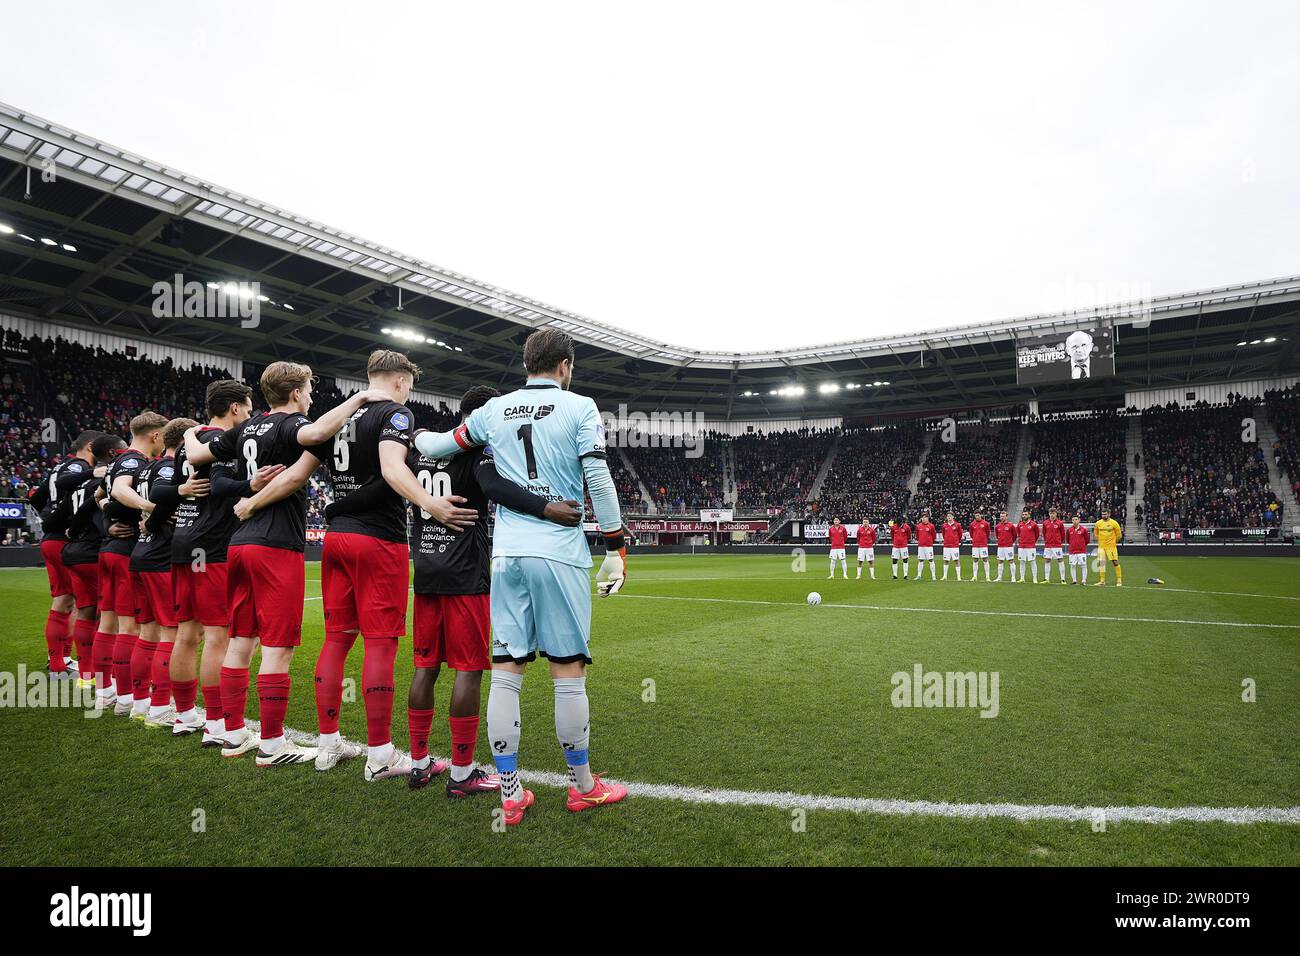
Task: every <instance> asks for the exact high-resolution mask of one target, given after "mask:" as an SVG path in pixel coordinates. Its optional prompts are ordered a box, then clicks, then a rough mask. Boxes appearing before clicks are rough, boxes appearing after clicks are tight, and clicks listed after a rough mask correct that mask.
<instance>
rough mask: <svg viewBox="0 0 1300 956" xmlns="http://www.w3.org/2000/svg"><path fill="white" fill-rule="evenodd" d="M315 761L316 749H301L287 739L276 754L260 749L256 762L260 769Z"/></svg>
mask: <svg viewBox="0 0 1300 956" xmlns="http://www.w3.org/2000/svg"><path fill="white" fill-rule="evenodd" d="M222 752H223V753H224V751H222ZM315 759H316V748H315V747H300V746H298V745H297V744H296V743H294V742H293V741H292V740H289V739H287V738H286V739H285V741H284V743H283V744H281V745H280V747H279V749H278V750H276V751H275V753H267V752H266V751H264V750H262V749H261V748H258V751H257V761H256V762H257V765H258V766H259V767H288V766H291V765H293V764H296V763H310V762H311V761H313V760H315Z"/></svg>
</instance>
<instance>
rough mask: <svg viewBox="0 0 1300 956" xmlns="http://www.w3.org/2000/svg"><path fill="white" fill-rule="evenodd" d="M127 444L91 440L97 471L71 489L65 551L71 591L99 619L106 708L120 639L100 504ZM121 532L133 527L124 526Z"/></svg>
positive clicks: (94, 651)
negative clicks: (102, 580) (104, 565)
mask: <svg viewBox="0 0 1300 956" xmlns="http://www.w3.org/2000/svg"><path fill="white" fill-rule="evenodd" d="M125 447H126V442H124V441H123V440H122V439H121V438H119V437H117V436H116V435H100V436H99V437H98V438H96V439H95V440H94V441H92V442H91V443H90V453H91V456H92V458H93V459H94V469H93V470H92V471H90V472H88V473H86V474H83V475H82V477H81V483H80V484H79V485H77V486H76V487H75V488H72V489H70V492H69V496H68V498H69V500H68V507H69V509H70V515H69V518H68V529H67V534H68V544H67V546H66V547H65V548H64V549H63V555H62V557H63V563H64V565H65V566H66V567H67V568H68V571H69V573H70V574H71V576H72V595H73V599H74V600H75V601H76V603H77V608H78V613H79V614H80V613H81V609H83V608H84V609H87V610H90V611H91V612H92V617H91V620H92V621H94V620H95V616H97V617H98V626H97V627H94V625H92V627H94V636H93V638H92V643H91V653H90V660H91V669H92V673H93V675H94V679H95V684H96V686H97V688H98V693H97V695H96V697H95V705H96V707H97V708H98V709H101V710H103V709H107V708H109V707H112V706H113V704H114V697H113V647H114V645H115V644H116V642H117V615H116V614H114V613H113V611H112V609H108V608H105V607H104V606H103V602H102V601H101V599H100V587H99V550H100V547H101V546H102V545H103V542H104V538H105V537H106V536H107V528H108V525H107V523H106V522H105V519H104V512H103V510H102V509H101V508H100V507H99V498H98V495H99V493H100V492H101V491H102V489H103V487H104V479H105V477H106V476H107V474H108V468H109V465H110V464H111V463H112V462H113V460H114V459H115V458H116V457H117V454H118V453H119V452H120V451H121V450H122V449H123V448H125ZM119 530H123V531H128V530H129V529H125V528H124V527H122V528H120V529H119Z"/></svg>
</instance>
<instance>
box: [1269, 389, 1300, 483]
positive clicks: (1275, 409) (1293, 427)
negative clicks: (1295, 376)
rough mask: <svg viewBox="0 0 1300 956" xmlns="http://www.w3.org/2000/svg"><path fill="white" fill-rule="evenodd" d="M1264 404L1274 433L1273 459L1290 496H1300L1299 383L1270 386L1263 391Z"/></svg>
mask: <svg viewBox="0 0 1300 956" xmlns="http://www.w3.org/2000/svg"><path fill="white" fill-rule="evenodd" d="M1264 404H1265V405H1266V406H1267V408H1268V418H1269V421H1270V422H1272V423H1273V429H1274V430H1275V431H1276V432H1277V441H1275V442H1274V443H1273V462H1274V464H1275V465H1276V466H1277V470H1278V472H1279V473H1280V474H1281V475H1282V479H1283V480H1284V481H1285V482H1286V484H1287V486H1288V487H1290V489H1291V495H1292V497H1293V498H1297V499H1300V386H1295V385H1289V386H1287V387H1286V388H1283V389H1271V390H1269V391H1267V392H1265V393H1264Z"/></svg>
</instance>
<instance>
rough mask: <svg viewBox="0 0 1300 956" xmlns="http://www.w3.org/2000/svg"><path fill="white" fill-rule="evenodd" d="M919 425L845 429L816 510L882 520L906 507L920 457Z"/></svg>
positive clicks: (846, 517) (921, 436)
mask: <svg viewBox="0 0 1300 956" xmlns="http://www.w3.org/2000/svg"><path fill="white" fill-rule="evenodd" d="M924 434H925V433H924V431H923V430H922V429H921V427H920V426H919V425H901V426H899V425H895V426H891V427H888V428H878V429H870V428H855V429H847V430H846V431H845V432H844V434H843V435H842V436H841V437H840V445H839V450H838V451H837V453H836V455H835V461H833V462H832V463H831V467H830V468H829V469H828V470H827V472H826V477H825V478H824V479H823V480H822V486H821V488H820V489H819V492H818V495H817V500H816V501H814V502H812V504H811V511H812V513H813V514H817V515H821V516H824V517H826V518H832V517H834V516H836V515H838V516H839V517H840V518H841V519H842V520H845V521H858V520H861V519H863V518H870V519H872V520H873V521H879V520H881V519H884V518H888V517H890V516H892V515H897V514H899V513H900V512H902V511H903V510H905V509H906V508H907V505H908V500H909V498H910V496H911V491H910V489H909V488H908V484H907V483H908V480H909V479H910V478H911V477H912V471H913V470H914V469H915V468H916V463H917V461H918V460H919V459H920V457H921V449H922V447H923V444H924Z"/></svg>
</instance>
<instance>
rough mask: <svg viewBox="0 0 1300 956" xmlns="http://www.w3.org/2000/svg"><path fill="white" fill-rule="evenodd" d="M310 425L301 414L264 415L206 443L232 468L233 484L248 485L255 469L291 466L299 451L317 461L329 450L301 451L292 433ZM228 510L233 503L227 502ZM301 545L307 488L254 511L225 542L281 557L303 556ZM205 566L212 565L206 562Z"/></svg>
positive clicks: (303, 543) (304, 536)
mask: <svg viewBox="0 0 1300 956" xmlns="http://www.w3.org/2000/svg"><path fill="white" fill-rule="evenodd" d="M308 424H310V419H308V418H307V416H306V415H303V414H302V413H301V412H267V413H263V414H259V415H254V416H253V417H252V418H250V419H248V421H246V422H242V423H241V424H239V425H236V426H235V427H234V428H229V429H227V430H226V431H224V432H222V433H221V435H220V436H219V437H218V438H216V439H215V440H213V441H212V451H213V454H215V455H216V456H217V458H218V459H220V460H222V461H229V462H233V464H234V468H233V471H234V477H235V480H237V481H249V480H250V479H251V478H252V477H253V476H254V475H256V473H257V469H259V468H263V467H265V466H267V465H284V466H285V467H286V468H288V467H290V466H292V465H293V464H294V463H295V462H297V461H298V459H299V458H301V457H302V453H303V452H304V451H306V452H310V453H311V454H313V455H314V456H315V457H316V459H317V460H318V461H323V460H324V459H325V458H326V457H328V454H329V445H328V444H322V445H317V446H315V447H313V448H304V447H303V446H302V445H300V444H298V432H299V431H301V430H302V429H303V428H304V427H305V426H306V425H308ZM232 505H233V502H232ZM306 543H307V487H306V486H305V485H304V486H303V487H301V488H299V489H298V490H297V491H295V492H294V493H293V494H291V495H289V496H288V497H287V498H281V499H280V500H279V501H277V502H275V503H274V504H271V505H267V506H266V507H265V508H259V509H258V510H257V511H256V512H255V513H254V514H253V516H252V517H251V518H249V519H248V520H247V521H245V522H243V523H241V524H240V525H239V527H237V528H236V529H235V533H234V534H233V535H232V536H231V539H230V544H232V545H238V544H258V545H262V546H264V547H268V548H283V549H284V550H286V551H303V550H305V549H306ZM208 560H212V559H211V558H210V557H209V559H208Z"/></svg>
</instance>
